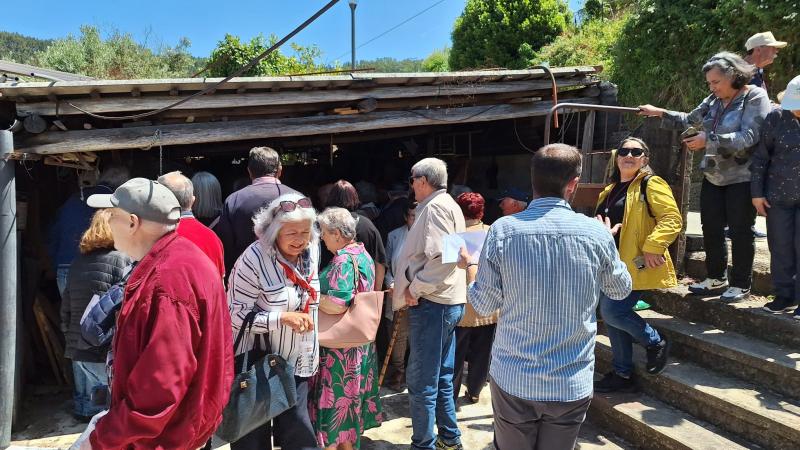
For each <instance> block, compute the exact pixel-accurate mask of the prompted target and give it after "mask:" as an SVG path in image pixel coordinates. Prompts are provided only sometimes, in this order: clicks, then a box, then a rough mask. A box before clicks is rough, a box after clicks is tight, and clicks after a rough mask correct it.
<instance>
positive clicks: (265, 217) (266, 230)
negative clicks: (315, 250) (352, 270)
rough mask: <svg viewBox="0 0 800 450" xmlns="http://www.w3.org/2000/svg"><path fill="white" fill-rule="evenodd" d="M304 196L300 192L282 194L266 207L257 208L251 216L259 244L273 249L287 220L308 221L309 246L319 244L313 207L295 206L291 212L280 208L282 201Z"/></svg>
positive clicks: (292, 200)
mask: <svg viewBox="0 0 800 450" xmlns="http://www.w3.org/2000/svg"><path fill="white" fill-rule="evenodd" d="M301 198H305V196H304V195H302V194H297V193H292V194H284V195H281V196H280V197H278V198H276V199H275V200H273V201H272V202H270V204H269V205H268V206H267V207H266V208H262V209H261V210H259V211H258V212H257V213H256V214H255V216H253V231H254V232H255V233H256V237H258V240H259V241H261V244H262V245H263V246H264V248H265V249H267V250H274V249H275V239H277V237H278V232H280V230H281V227H283V224H285V223H287V222H302V221H308V222H309V223H310V224H311V243H310V245H311V246H316V245H319V231H318V230H317V227H315V226H314V223H315V222H316V220H317V212H316V211H314V208H300V207H297V208H295V210H294V211H292V212H284V211H281V210H280V204H281V202H284V201H290V202H297V201H298V200H300V199H301Z"/></svg>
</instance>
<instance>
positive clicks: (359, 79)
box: [0, 66, 597, 97]
mask: <svg viewBox="0 0 800 450" xmlns="http://www.w3.org/2000/svg"><path fill="white" fill-rule="evenodd" d="M550 70H551V71H552V72H553V75H554V76H555V77H556V78H570V77H574V76H583V75H591V74H595V73H597V69H596V68H595V67H592V66H576V67H553V68H551V69H550ZM498 75H502V76H509V77H512V78H514V79H518V80H525V79H531V78H544V77H545V73H544V71H542V70H541V69H532V70H485V71H483V70H479V71H470V72H441V73H437V74H436V77H437V78H439V79H440V80H441V82H457V81H458V80H463V79H469V78H477V79H478V80H483V81H489V80H492V79H494V78H496V77H497V76H498ZM430 77H431V74H430V73H402V74H400V73H361V72H359V73H353V74H347V75H310V76H292V77H242V78H233V79H231V80H230V81H229V82H227V83H225V85H223V87H222V89H231V90H236V89H238V88H239V87H241V86H247V88H248V89H270V88H272V87H273V86H279V88H280V89H297V88H300V87H302V86H304V85H305V84H307V83H318V84H319V86H320V87H322V88H324V87H325V86H326V85H327V84H328V83H330V82H334V83H336V84H337V85H339V84H341V85H342V86H343V87H345V86H351V85H352V86H357V85H358V84H361V83H367V84H369V83H375V84H376V85H378V84H380V85H392V84H394V85H398V84H404V83H405V82H406V81H405V80H407V79H409V78H430ZM221 80H222V78H171V79H157V80H93V81H69V82H67V81H58V82H47V83H42V82H36V83H12V84H11V85H10V86H2V87H0V94H2V95H3V96H11V97H19V96H46V95H47V94H56V95H88V94H89V92H90V91H91V90H92V89H97V90H98V91H99V92H100V93H101V94H103V95H106V94H122V93H124V94H128V93H130V91H131V90H133V88H134V87H135V88H138V89H139V90H140V91H141V92H142V93H145V92H151V93H152V92H169V90H170V88H172V86H178V87H179V89H180V90H181V91H184V92H186V91H188V92H191V91H199V90H202V89H204V88H207V87H208V86H210V85H212V84H214V83H217V82H219V81H221Z"/></svg>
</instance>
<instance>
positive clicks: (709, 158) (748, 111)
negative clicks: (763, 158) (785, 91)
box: [661, 86, 771, 186]
mask: <svg viewBox="0 0 800 450" xmlns="http://www.w3.org/2000/svg"><path fill="white" fill-rule="evenodd" d="M770 109H771V105H770V101H769V98H768V97H767V92H766V91H765V90H764V89H761V88H759V87H755V86H748V89H744V90H742V91H741V92H739V94H738V95H737V96H736V97H734V99H733V100H731V103H730V104H729V105H728V107H727V108H726V107H724V106H723V105H722V101H721V100H720V99H719V98H717V97H716V96H714V95H713V94H712V95H709V96H708V97H706V98H705V99H704V100H703V101H702V102H701V103H700V105H698V106H697V107H696V108H695V109H694V110H693V111H692V112H690V113H683V112H677V111H667V112H666V113H664V116H663V118H662V120H661V127H662V128H667V129H672V130H681V131H682V130H684V129H686V128H688V127H689V126H690V125H695V126H697V125H699V124H702V130H703V131H705V133H706V148H705V155H704V156H703V161H702V162H701V163H700V169H701V170H702V171H703V173H704V174H705V177H706V179H707V180H708V181H709V182H711V183H712V184H714V185H717V186H727V185H729V184H734V183H745V182H749V181H750V156H751V155H752V154H753V152H754V151H755V149H756V144H758V139H759V136H760V133H761V126H762V124H763V122H764V118H765V117H766V116H767V114H768V113H769V111H770Z"/></svg>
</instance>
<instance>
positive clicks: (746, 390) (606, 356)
mask: <svg viewBox="0 0 800 450" xmlns="http://www.w3.org/2000/svg"><path fill="white" fill-rule="evenodd" d="M644 353H645V352H644V349H643V348H642V347H641V346H639V345H635V346H634V361H635V364H636V375H637V376H638V377H639V381H640V385H641V387H642V390H643V391H644V393H646V394H648V395H651V396H653V397H656V398H658V399H659V400H662V401H664V402H666V403H669V404H671V405H672V406H674V407H676V408H678V409H681V410H683V411H686V412H687V413H689V414H691V415H692V416H694V417H697V418H698V419H701V420H704V421H707V422H710V423H712V424H713V425H715V426H718V427H720V428H721V429H723V430H725V431H727V432H729V433H734V434H736V435H737V436H741V437H742V438H743V439H746V440H748V441H751V442H754V443H756V444H759V445H762V446H764V447H766V448H781V449H783V448H786V449H789V448H800V402H798V401H795V400H787V399H785V398H783V396H780V395H777V394H774V393H772V392H771V391H768V390H766V389H764V388H760V387H758V386H755V385H753V384H750V383H747V382H745V381H742V380H739V379H737V378H733V377H730V376H727V375H723V374H721V373H719V372H713V371H710V370H708V369H705V368H703V367H700V366H698V365H696V364H693V363H690V362H686V361H682V360H679V359H677V358H672V359H671V362H670V364H669V365H668V367H667V369H666V370H665V371H664V372H662V373H661V375H658V376H648V375H647V374H646V372H645V370H644V361H645V355H644ZM595 354H596V355H597V367H598V369H599V371H600V372H607V371H609V370H611V347H610V345H609V341H608V337H606V336H602V335H600V336H598V337H597V345H596V348H595Z"/></svg>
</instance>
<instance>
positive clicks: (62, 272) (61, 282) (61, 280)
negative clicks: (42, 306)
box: [56, 264, 69, 299]
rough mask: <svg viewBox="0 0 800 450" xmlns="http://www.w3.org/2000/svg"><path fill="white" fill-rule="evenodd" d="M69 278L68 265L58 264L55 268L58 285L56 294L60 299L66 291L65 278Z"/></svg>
mask: <svg viewBox="0 0 800 450" xmlns="http://www.w3.org/2000/svg"><path fill="white" fill-rule="evenodd" d="M68 276H69V264H59V265H58V267H57V268H56V285H58V293H59V295H61V298H62V299H63V298H64V292H65V291H66V290H67V277H68Z"/></svg>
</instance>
